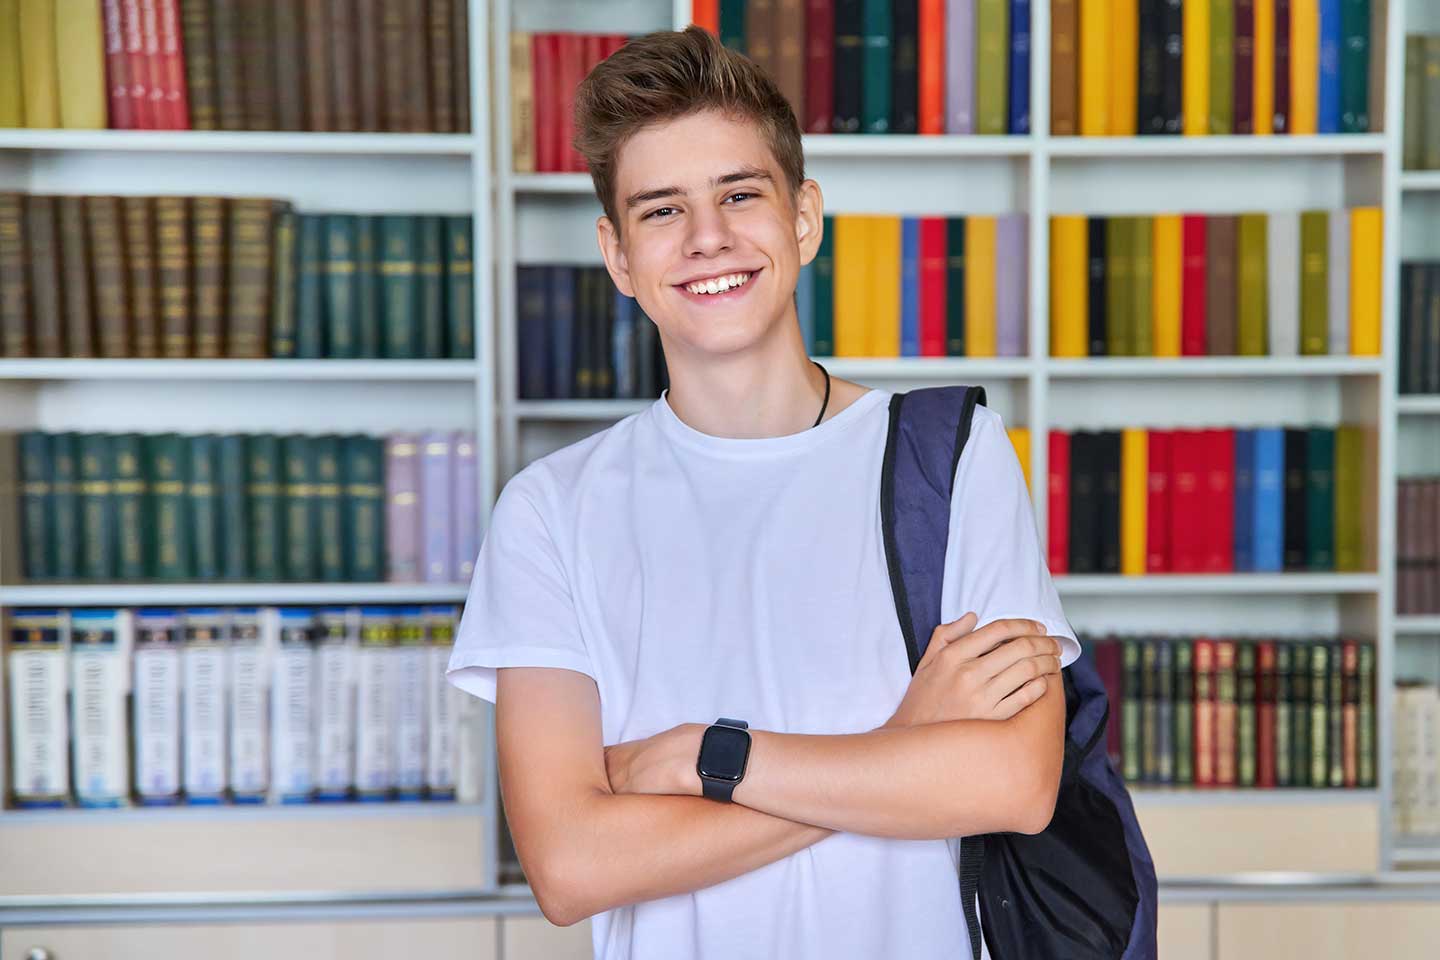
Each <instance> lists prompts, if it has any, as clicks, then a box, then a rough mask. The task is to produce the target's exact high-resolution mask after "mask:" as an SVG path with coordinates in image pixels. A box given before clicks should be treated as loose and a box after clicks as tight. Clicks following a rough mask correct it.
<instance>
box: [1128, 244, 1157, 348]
mask: <svg viewBox="0 0 1440 960" xmlns="http://www.w3.org/2000/svg"><path fill="white" fill-rule="evenodd" d="M1129 220H1130V229H1131V244H1132V252H1133V254H1134V256H1133V259H1132V261H1131V272H1130V281H1131V282H1130V286H1131V290H1132V291H1133V292H1134V294H1133V296H1132V298H1131V301H1130V346H1131V350H1130V352H1131V354H1132V355H1133V356H1137V357H1153V356H1155V301H1154V295H1155V218H1154V217H1130V218H1129Z"/></svg>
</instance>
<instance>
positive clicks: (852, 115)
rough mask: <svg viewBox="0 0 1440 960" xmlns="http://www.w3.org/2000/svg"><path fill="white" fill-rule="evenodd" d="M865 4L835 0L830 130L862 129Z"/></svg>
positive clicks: (855, 1) (857, 130) (860, 0)
mask: <svg viewBox="0 0 1440 960" xmlns="http://www.w3.org/2000/svg"><path fill="white" fill-rule="evenodd" d="M727 2H728V0H727ZM737 2H741V3H743V0H737ZM864 4H865V0H835V67H834V81H835V116H834V117H833V118H832V119H831V123H830V132H831V133H859V132H860V113H861V107H860V103H861V101H862V100H863V99H864V96H865V91H864V85H865V69H864V57H865V37H864V31H865V12H864V9H863V8H864ZM721 16H722V17H723V16H724V14H723V12H722V14H721ZM721 30H722V32H723V30H724V28H723V27H722V28H721Z"/></svg>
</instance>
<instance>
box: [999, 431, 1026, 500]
mask: <svg viewBox="0 0 1440 960" xmlns="http://www.w3.org/2000/svg"><path fill="white" fill-rule="evenodd" d="M1005 435H1006V436H1007V437H1009V438H1010V445H1011V446H1012V447H1014V448H1015V459H1017V460H1019V461H1020V472H1021V473H1023V474H1024V475H1025V489H1026V490H1029V489H1030V428H1029V427H1006V428H1005Z"/></svg>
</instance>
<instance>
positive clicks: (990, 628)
mask: <svg viewBox="0 0 1440 960" xmlns="http://www.w3.org/2000/svg"><path fill="white" fill-rule="evenodd" d="M1048 632H1049V631H1047V630H1046V629H1045V625H1044V624H1043V623H1041V622H1040V621H1038V620H1028V619H1025V618H1021V617H1011V618H1007V619H1004V620H992V621H990V622H989V623H987V624H985V626H983V627H979V628H977V629H975V630H973V631H972V632H971V636H973V637H977V638H979V637H983V638H984V643H985V646H984V649H982V650H980V651H979V653H984V652H985V651H986V650H991V649H994V648H995V647H996V646H998V645H999V644H1002V643H1004V642H1005V641H1007V640H1014V639H1015V638H1017V637H1029V636H1044V635H1045V634H1046V633H1048ZM975 642H976V644H977V645H979V644H980V643H981V641H980V640H978V639H977V640H976V641H975ZM977 655H978V654H977Z"/></svg>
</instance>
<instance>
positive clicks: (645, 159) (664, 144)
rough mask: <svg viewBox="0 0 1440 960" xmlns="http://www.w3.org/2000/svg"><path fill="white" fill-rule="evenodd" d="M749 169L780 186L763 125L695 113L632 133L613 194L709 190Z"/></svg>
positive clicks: (619, 158) (617, 166)
mask: <svg viewBox="0 0 1440 960" xmlns="http://www.w3.org/2000/svg"><path fill="white" fill-rule="evenodd" d="M746 166H752V167H759V168H760V169H762V170H768V171H769V172H770V175H771V176H772V177H773V178H775V181H776V182H777V183H778V182H780V180H781V174H780V169H779V164H778V163H776V161H775V156H774V154H772V153H771V152H770V146H769V144H767V143H766V142H765V138H764V137H763V136H761V134H760V126H759V124H756V123H754V122H752V121H750V120H736V119H733V118H731V117H728V116H726V115H724V114H722V113H720V112H718V111H713V110H709V111H704V112H701V113H693V114H690V115H688V116H684V117H677V118H675V119H673V120H666V121H662V122H659V123H652V124H649V125H647V126H645V127H643V128H642V129H640V130H639V131H637V132H636V133H634V134H632V135H631V137H630V138H629V139H628V140H627V141H626V142H625V143H624V144H623V145H622V146H621V148H620V152H619V154H618V156H617V157H616V164H615V187H616V190H615V192H616V195H617V196H619V197H620V198H621V202H622V203H623V202H624V198H625V197H628V196H630V195H631V194H632V193H635V192H637V191H640V190H651V189H658V188H662V187H672V186H673V187H679V188H681V189H682V190H686V191H691V190H702V189H708V188H709V184H710V181H711V179H712V178H714V177H718V176H722V175H724V174H727V173H730V172H732V171H734V170H737V169H740V168H741V167H746Z"/></svg>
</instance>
